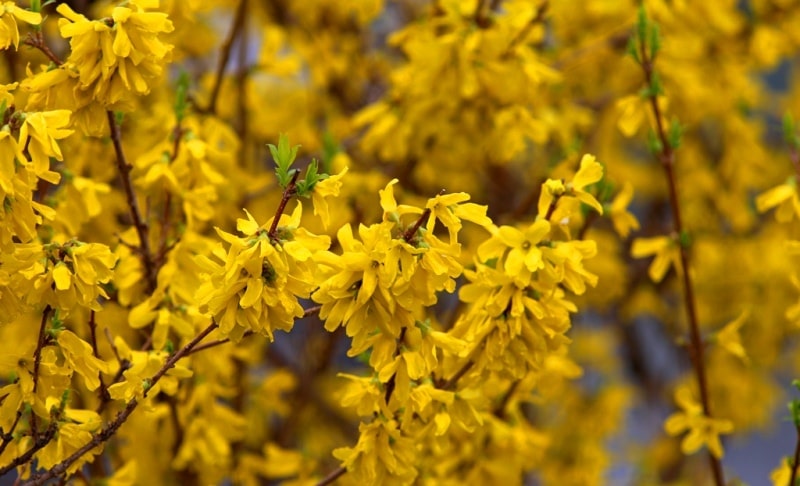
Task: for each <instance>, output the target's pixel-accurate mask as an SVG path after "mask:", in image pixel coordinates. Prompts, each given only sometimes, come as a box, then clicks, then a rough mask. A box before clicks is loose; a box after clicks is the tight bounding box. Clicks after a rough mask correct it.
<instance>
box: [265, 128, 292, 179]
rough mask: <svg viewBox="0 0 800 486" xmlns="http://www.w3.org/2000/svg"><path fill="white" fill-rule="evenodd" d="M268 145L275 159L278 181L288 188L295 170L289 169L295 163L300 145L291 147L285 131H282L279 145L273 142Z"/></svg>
mask: <svg viewBox="0 0 800 486" xmlns="http://www.w3.org/2000/svg"><path fill="white" fill-rule="evenodd" d="M267 146H268V147H269V151H270V153H271V154H272V159H273V160H274V161H275V175H276V176H277V177H278V183H279V184H280V185H281V187H282V188H284V189H286V187H287V186H288V185H289V182H291V180H292V176H293V175H294V170H289V168H290V167H291V166H292V164H293V163H294V159H295V158H297V150H298V149H299V148H300V146H299V145H295V146H294V147H291V146H290V145H289V137H287V136H286V134H284V133H281V135H280V138H279V139H278V146H277V147H276V146H275V145H272V144H268V145H267Z"/></svg>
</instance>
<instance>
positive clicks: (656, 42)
mask: <svg viewBox="0 0 800 486" xmlns="http://www.w3.org/2000/svg"><path fill="white" fill-rule="evenodd" d="M648 43H649V44H650V60H651V61H652V60H653V59H655V58H656V56H657V55H658V51H660V50H661V33H660V32H659V28H658V24H653V25H652V26H651V27H650V36H649V39H648Z"/></svg>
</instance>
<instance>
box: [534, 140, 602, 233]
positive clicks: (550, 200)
mask: <svg viewBox="0 0 800 486" xmlns="http://www.w3.org/2000/svg"><path fill="white" fill-rule="evenodd" d="M602 178H603V166H602V165H600V163H599V162H597V159H595V157H594V155H590V154H585V155H584V156H583V157H582V158H581V164H580V167H579V168H578V172H576V173H575V177H573V178H572V181H570V182H565V181H562V180H555V179H548V180H547V181H545V183H544V184H542V192H541V194H540V195H539V203H538V205H537V209H538V211H539V215H538V217H539V218H550V217H551V216H552V215H553V213H554V211H555V208H556V204H558V201H559V200H560V199H561V198H563V197H574V198H575V199H577V200H578V201H580V202H582V203H584V204H586V205H588V206H591V207H592V208H594V209H595V210H596V211H597V212H598V213H600V214H603V206H602V205H601V204H600V203H599V202H598V201H597V199H596V198H595V197H594V196H593V195H591V194H590V193H589V192H587V191H586V190H585V188H586V187H587V186H590V185H592V184H594V183H596V182H599V181H600V180H601V179H602ZM569 213H571V211H568V212H567V214H564V215H562V217H560V218H559V219H564V217H566V218H568V217H569V216H570V214H569Z"/></svg>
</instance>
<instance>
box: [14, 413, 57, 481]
mask: <svg viewBox="0 0 800 486" xmlns="http://www.w3.org/2000/svg"><path fill="white" fill-rule="evenodd" d="M57 430H58V422H57V421H56V420H52V421H51V422H50V425H49V426H48V427H47V430H45V432H44V434H42V435H39V436H34V441H33V445H32V446H31V448H30V449H28V450H27V451H25V453H24V454H22V455H21V456H18V457H15V458H14V459H13V460H12V461H11V462H9V463H8V464H6V465H5V466H3V467H2V468H0V477H3V476H4V475H5V474H7V473H8V472H10V471H11V470H13V469H14V468H16V467H17V466H21V465H22V464H25V463H27V462H28V461H30V460H31V459H32V458H33V455H34V454H36V453H37V452H38V451H39V450H40V449H42V448H43V447H44V446H46V445H47V444H49V443H50V441H51V440H53V437H55V436H56V431H57Z"/></svg>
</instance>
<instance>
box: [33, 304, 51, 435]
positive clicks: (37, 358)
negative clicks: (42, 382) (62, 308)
mask: <svg viewBox="0 0 800 486" xmlns="http://www.w3.org/2000/svg"><path fill="white" fill-rule="evenodd" d="M51 310H52V309H51V308H50V306H49V305H47V306H45V308H44V311H42V321H41V324H39V337H38V339H37V341H36V349H35V350H34V352H33V394H34V395H36V388H37V387H38V385H39V365H40V364H41V361H42V349H43V348H44V345H45V343H46V341H47V338H46V336H45V326H46V325H47V319H48V318H49V317H50V311H51ZM36 422H37V420H36V412H34V411H33V409H31V435H32V436H33V438H34V439H36V436H37V424H36Z"/></svg>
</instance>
